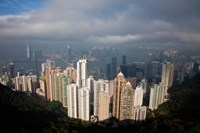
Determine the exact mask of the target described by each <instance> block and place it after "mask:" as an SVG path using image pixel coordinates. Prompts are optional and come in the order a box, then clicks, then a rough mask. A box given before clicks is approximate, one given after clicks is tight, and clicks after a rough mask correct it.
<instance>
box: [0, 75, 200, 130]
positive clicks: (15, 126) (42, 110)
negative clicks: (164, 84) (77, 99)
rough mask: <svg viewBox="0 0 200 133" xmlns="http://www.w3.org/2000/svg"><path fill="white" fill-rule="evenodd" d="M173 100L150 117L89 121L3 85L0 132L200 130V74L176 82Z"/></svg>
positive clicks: (171, 97) (54, 102) (173, 88)
mask: <svg viewBox="0 0 200 133" xmlns="http://www.w3.org/2000/svg"><path fill="white" fill-rule="evenodd" d="M169 94H170V100H168V101H167V102H165V103H164V104H162V105H161V106H159V108H158V109H157V110H155V111H150V110H148V117H147V120H145V121H142V122H134V121H131V120H125V121H121V122H119V121H118V120H117V119H115V118H110V119H108V120H105V121H104V122H98V123H94V124H90V123H88V122H85V121H81V120H78V119H71V118H69V117H67V113H66V111H67V110H66V108H63V107H62V104H61V103H60V102H57V101H53V102H49V101H46V100H42V99H39V98H38V97H37V96H28V95H27V94H25V93H20V92H14V91H12V90H11V89H9V88H7V87H5V86H3V85H1V86H0V122H1V123H2V124H1V126H0V127H1V128H0V132H34V133H35V132H95V133H96V132H144V133H146V132H157V133H160V132H166V133H168V132H183V133H184V132H191V133H193V132H195V133H196V132H200V74H198V75H196V76H195V77H194V78H192V79H187V80H185V81H184V82H183V83H182V84H180V85H178V84H177V85H174V86H173V87H172V88H171V89H170V90H169Z"/></svg>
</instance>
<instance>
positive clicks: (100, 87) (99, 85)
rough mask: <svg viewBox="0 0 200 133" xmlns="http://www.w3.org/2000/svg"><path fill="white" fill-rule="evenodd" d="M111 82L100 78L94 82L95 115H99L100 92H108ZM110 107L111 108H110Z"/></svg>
mask: <svg viewBox="0 0 200 133" xmlns="http://www.w3.org/2000/svg"><path fill="white" fill-rule="evenodd" d="M108 91H109V82H108V80H103V79H99V80H98V81H95V83H94V115H95V116H98V115H99V101H100V99H99V93H100V92H105V93H107V94H108ZM102 95H103V94H102ZM108 109H109V108H108Z"/></svg>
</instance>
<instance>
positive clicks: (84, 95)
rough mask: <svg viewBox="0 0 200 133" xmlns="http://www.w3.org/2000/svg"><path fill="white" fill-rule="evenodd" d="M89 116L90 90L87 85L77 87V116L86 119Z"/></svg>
mask: <svg viewBox="0 0 200 133" xmlns="http://www.w3.org/2000/svg"><path fill="white" fill-rule="evenodd" d="M89 117H90V92H89V89H88V88H87V87H82V88H80V89H78V118H79V119H82V120H86V121H88V120H89Z"/></svg>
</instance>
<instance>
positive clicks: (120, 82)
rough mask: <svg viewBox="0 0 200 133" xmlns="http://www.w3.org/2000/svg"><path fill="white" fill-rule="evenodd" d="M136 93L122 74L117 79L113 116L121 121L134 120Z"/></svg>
mask: <svg viewBox="0 0 200 133" xmlns="http://www.w3.org/2000/svg"><path fill="white" fill-rule="evenodd" d="M133 110H134V91H133V89H132V86H131V84H130V82H127V81H126V79H125V77H124V75H123V74H122V73H121V72H120V73H119V74H118V75H117V77H116V78H115V87H114V95H113V110H112V115H113V117H116V118H117V119H119V120H124V119H133V117H134V115H133Z"/></svg>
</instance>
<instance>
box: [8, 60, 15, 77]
mask: <svg viewBox="0 0 200 133" xmlns="http://www.w3.org/2000/svg"><path fill="white" fill-rule="evenodd" d="M9 70H10V71H9V72H10V74H9V75H10V77H11V78H14V77H15V65H14V63H13V62H10V63H9Z"/></svg>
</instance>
